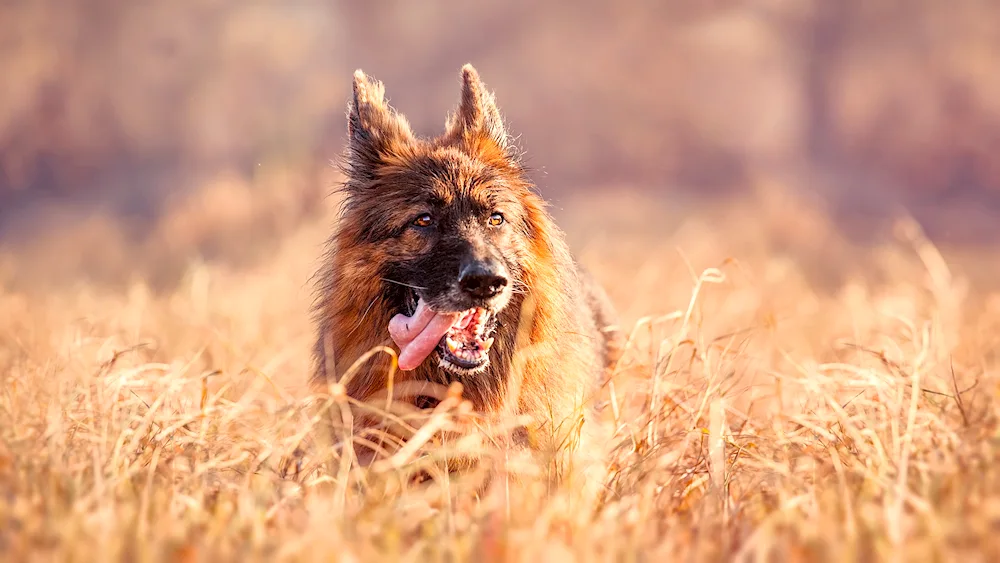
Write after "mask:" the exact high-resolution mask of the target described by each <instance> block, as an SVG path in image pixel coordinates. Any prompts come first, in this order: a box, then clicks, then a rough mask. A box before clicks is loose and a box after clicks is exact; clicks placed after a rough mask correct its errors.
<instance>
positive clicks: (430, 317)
mask: <svg viewBox="0 0 1000 563" xmlns="http://www.w3.org/2000/svg"><path fill="white" fill-rule="evenodd" d="M459 316H461V313H450V314H444V313H436V312H434V311H432V310H431V309H430V307H428V306H427V304H426V303H424V301H423V299H421V300H420V301H418V302H417V310H416V311H414V313H413V316H412V317H407V316H406V315H402V314H400V315H396V316H395V317H393V318H392V319H391V320H390V321H389V336H391V337H392V341H393V342H395V343H396V346H399V369H401V370H403V371H409V370H411V369H414V368H416V367H417V366H419V365H420V363H421V362H423V361H424V360H425V359H427V356H429V355H430V353H431V352H433V351H434V348H435V347H436V346H437V345H438V342H440V341H441V337H442V336H444V335H445V333H447V332H448V329H450V328H451V327H452V325H454V324H455V321H456V320H457V319H458V318H459Z"/></svg>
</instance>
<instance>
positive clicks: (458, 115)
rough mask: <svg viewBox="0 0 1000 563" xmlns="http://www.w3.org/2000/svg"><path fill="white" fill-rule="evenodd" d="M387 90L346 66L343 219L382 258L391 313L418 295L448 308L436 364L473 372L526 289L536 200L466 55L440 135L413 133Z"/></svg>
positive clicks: (482, 365) (412, 306)
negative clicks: (349, 76)
mask: <svg viewBox="0 0 1000 563" xmlns="http://www.w3.org/2000/svg"><path fill="white" fill-rule="evenodd" d="M384 94H385V91H384V87H383V85H382V83H381V82H379V81H377V80H375V79H372V78H370V77H368V76H366V75H365V74H364V73H362V72H361V71H357V72H356V73H355V76H354V97H353V101H352V103H351V104H350V106H349V110H348V133H349V144H348V157H347V164H348V167H347V168H346V170H345V172H346V175H347V178H348V180H347V182H346V184H345V188H346V191H347V196H348V197H347V199H346V201H345V219H346V220H345V221H343V222H342V225H348V226H347V227H342V228H348V229H352V232H351V233H350V235H351V238H352V242H353V243H356V244H364V245H368V246H369V247H370V248H371V252H372V254H371V256H372V260H378V261H379V262H380V275H381V277H382V281H383V290H384V299H385V302H386V303H388V304H389V305H390V306H391V307H393V308H395V310H396V312H398V313H401V314H404V315H413V314H414V313H415V312H416V310H417V306H418V303H420V302H423V304H424V305H425V306H426V308H429V309H430V310H432V311H433V312H434V313H435V314H437V315H443V316H448V317H449V318H450V319H452V321H450V324H449V326H448V327H446V330H445V329H442V330H445V331H444V333H443V334H442V337H441V339H440V341H439V342H438V343H437V346H436V349H435V352H436V357H437V360H438V363H439V365H440V366H441V367H442V368H443V369H445V370H447V371H450V372H452V373H455V374H459V375H470V374H475V373H478V372H481V371H483V370H485V369H486V368H487V366H488V365H489V363H490V349H491V346H492V344H493V341H494V336H495V333H496V331H497V327H498V321H499V319H500V313H501V312H502V311H504V310H505V308H507V307H509V306H510V305H511V303H512V302H513V301H514V300H515V299H516V298H517V296H518V295H520V294H523V293H525V292H526V291H527V290H528V288H527V287H526V286H525V285H524V279H523V274H524V272H525V268H526V266H528V264H527V262H528V261H529V260H530V257H531V255H532V244H533V242H532V241H533V240H535V237H534V235H535V232H534V231H535V221H534V219H535V216H536V215H537V214H538V213H540V212H541V206H542V203H541V200H540V199H539V198H538V197H537V196H536V195H535V194H534V193H533V192H532V191H531V189H530V185H529V183H528V182H527V180H526V179H525V178H524V174H523V169H522V167H521V164H520V162H519V160H518V158H517V155H516V154H515V150H514V147H513V145H512V143H511V139H510V137H509V135H508V134H507V131H506V129H505V127H504V124H503V120H502V118H501V115H500V112H499V110H498V109H497V106H496V103H495V100H494V97H493V94H492V93H490V92H488V91H487V90H486V88H485V86H484V85H483V83H482V82H481V81H480V78H479V75H478V73H477V72H476V70H475V69H474V68H473V67H472V66H471V65H466V66H465V67H464V68H463V69H462V94H461V102H460V103H459V106H458V109H457V111H456V112H455V113H454V114H453V115H451V116H449V118H448V119H447V120H446V127H445V132H444V133H443V134H442V135H441V136H439V137H437V138H434V139H420V138H418V137H416V136H415V135H414V134H413V132H412V131H411V129H410V126H409V124H408V123H407V121H406V119H405V118H404V117H403V116H401V115H399V114H398V113H397V112H396V111H395V110H393V109H392V108H390V107H389V106H388V104H386V102H385V100H384ZM342 290H343V291H350V290H351V289H350V288H343V289H342Z"/></svg>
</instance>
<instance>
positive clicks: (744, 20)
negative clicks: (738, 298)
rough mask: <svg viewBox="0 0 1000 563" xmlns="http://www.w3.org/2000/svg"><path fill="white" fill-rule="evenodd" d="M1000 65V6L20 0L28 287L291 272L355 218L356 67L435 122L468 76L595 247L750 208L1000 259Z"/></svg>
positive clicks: (771, 223)
mask: <svg viewBox="0 0 1000 563" xmlns="http://www.w3.org/2000/svg"><path fill="white" fill-rule="evenodd" d="M998 60H1000V15H998V14H997V5H996V3H995V0H952V1H950V2H942V1H940V0H845V1H840V2H831V1H828V0H759V1H744V2H740V1H732V0H730V1H721V0H703V1H700V2H688V1H680V0H656V1H653V0H649V1H618V2H597V1H590V0H580V1H578V2H575V3H572V4H556V3H548V2H530V1H528V0H506V1H503V2H501V1H495V0H487V1H480V2H475V3H471V2H443V1H436V0H435V1H423V2H402V1H392V2H390V1H385V2H334V1H322V2H321V1H319V0H281V1H277V0H274V1H270V0H255V1H253V2H247V1H245V0H188V1H187V2H175V1H171V0H146V1H143V2H124V1H121V0H88V1H86V2H70V3H67V2H59V1H57V0H6V1H5V2H3V3H2V4H0V76H2V77H3V90H2V95H0V258H2V259H0V263H2V264H0V265H5V266H4V267H2V268H0V271H3V272H4V273H3V278H2V279H0V281H5V283H8V284H13V285H18V284H21V285H28V284H31V285H37V284H38V283H40V282H42V281H44V282H45V283H58V282H65V281H71V280H79V279H83V278H86V279H90V280H103V281H107V282H116V281H126V280H128V279H133V278H135V277H136V276H139V277H143V278H147V279H149V280H152V282H153V283H154V284H159V285H165V286H169V285H170V284H171V283H172V282H173V281H174V280H176V278H177V276H178V275H180V272H182V271H184V269H185V268H186V265H187V264H189V263H190V261H191V260H193V259H195V258H197V259H208V260H226V261H232V262H234V263H241V262H246V261H251V262H252V261H259V260H261V259H262V258H266V257H267V256H268V255H269V253H270V252H273V251H274V248H276V246H275V245H276V241H277V240H279V239H281V237H282V236H284V235H285V234H287V233H289V232H291V231H293V230H294V229H296V228H297V227H298V226H299V225H301V224H303V223H304V222H307V221H316V220H323V221H329V220H330V212H331V210H332V209H333V207H332V206H331V205H329V200H328V198H327V194H328V193H329V192H330V191H331V190H332V188H333V187H334V186H335V184H336V182H337V171H336V169H335V168H334V167H333V166H332V164H331V163H332V161H333V160H334V159H336V158H338V156H339V154H340V151H341V148H342V144H343V141H344V139H345V133H346V125H345V119H344V118H345V115H344V114H345V107H346V103H347V100H348V98H349V95H350V87H351V74H352V72H353V71H354V69H356V68H362V69H364V70H365V71H366V72H368V73H369V74H371V75H373V76H375V77H377V78H379V79H380V80H382V81H383V82H384V83H385V84H386V89H387V95H388V98H389V101H390V103H391V104H392V105H394V106H395V107H396V108H397V109H398V110H400V111H401V112H403V113H405V114H406V115H407V116H408V118H409V119H410V121H411V123H412V124H413V126H414V128H415V130H416V131H417V132H418V133H421V134H425V135H433V134H437V133H438V132H440V131H441V130H442V128H443V124H444V117H445V113H446V112H447V111H450V110H451V109H453V108H454V107H455V105H456V104H457V102H458V95H459V81H460V78H459V69H460V67H461V65H462V64H463V63H466V62H471V63H473V64H474V65H475V66H476V67H477V68H478V70H479V71H480V74H481V75H482V77H483V79H484V81H485V82H486V83H487V86H488V87H489V88H491V89H493V90H494V91H495V92H496V94H497V98H498V102H499V104H500V106H501V109H502V111H503V112H504V113H505V116H506V118H507V120H508V122H509V125H510V128H511V132H512V133H514V134H515V135H517V136H518V138H519V142H520V144H521V145H522V146H523V147H524V148H525V149H526V153H527V158H528V160H527V163H528V165H529V166H530V167H531V168H532V175H533V178H534V180H535V181H536V182H537V183H538V185H539V188H540V190H541V192H542V194H543V195H544V196H545V197H547V198H548V199H550V200H551V201H553V202H554V203H555V208H556V211H557V214H559V213H562V216H564V217H565V221H566V222H567V225H568V226H567V228H568V230H570V233H571V234H574V233H584V232H587V231H588V229H590V228H591V227H593V226H594V225H595V224H596V225H603V226H604V227H606V228H609V229H610V228H611V227H610V225H611V224H612V222H613V220H614V219H613V218H612V215H611V213H610V211H607V210H608V209H609V208H608V207H606V206H607V205H613V204H615V203H617V204H619V205H618V207H619V208H620V209H619V211H620V213H619V214H618V216H620V221H621V224H622V225H633V226H634V224H635V222H636V221H640V222H642V224H645V225H652V226H657V227H662V228H664V229H667V228H669V225H670V224H673V223H674V222H675V220H676V219H677V218H678V217H683V216H686V215H691V214H696V213H701V212H702V210H705V209H711V208H714V207H719V206H723V205H727V204H739V205H743V207H742V209H743V210H744V212H743V213H744V215H746V216H748V217H749V219H748V220H747V221H746V222H745V224H741V225H742V226H741V227H740V228H739V229H738V230H740V231H742V234H743V235H746V231H747V230H753V229H770V230H772V231H773V230H776V229H777V230H780V231H781V232H782V233H783V234H782V236H783V237H784V238H785V239H787V240H795V239H797V238H802V239H808V238H809V237H810V236H812V235H814V234H815V231H816V229H820V230H821V231H822V232H821V236H818V238H815V237H814V239H815V242H814V243H813V244H812V246H809V247H808V248H807V250H809V252H811V253H817V252H818V253H819V254H820V256H818V257H816V259H817V260H818V261H822V259H823V258H824V257H823V256H822V253H823V251H825V250H828V249H829V247H828V246H827V244H826V242H827V241H828V240H829V238H830V237H837V238H838V240H839V239H845V240H851V241H854V242H853V243H852V244H860V245H864V244H868V243H869V241H873V240H876V239H877V238H878V237H880V236H883V235H884V233H885V232H887V229H888V225H889V224H890V220H891V219H892V218H893V217H895V216H897V215H898V214H899V213H901V212H902V210H905V211H906V212H908V213H910V214H912V215H913V216H914V217H916V218H917V219H918V220H919V222H920V223H921V225H922V226H923V227H924V229H925V230H926V232H927V233H928V235H929V236H930V237H931V238H932V240H934V241H935V242H938V243H940V244H942V245H948V244H953V245H958V246H959V247H961V248H974V247H983V248H986V249H988V248H989V245H990V244H991V243H992V242H993V241H995V240H997V235H998V234H1000V227H998V225H1000V223H998V221H997V218H998V217H1000V159H998V158H997V155H998V154H1000V73H998V72H997V69H998V68H1000V67H998V66H997V64H998V63H997V61H998ZM623 194H628V195H623ZM750 201H756V202H758V203H759V202H760V201H763V202H765V204H762V205H764V208H766V209H765V212H761V213H759V214H757V213H756V212H755V211H753V210H754V209H758V207H754V206H753V205H751V204H750V203H748V202H750ZM790 201H795V202H801V201H808V202H811V203H809V204H808V205H810V206H812V207H810V209H814V211H813V212H812V213H813V215H810V214H808V213H804V212H801V211H800V209H801V205H804V204H800V203H795V204H794V205H793V204H789V203H788V202H790ZM587 202H601V204H600V206H598V208H599V209H601V211H602V213H606V215H602V214H597V215H590V216H586V217H588V218H587V219H580V217H584V215H580V214H577V213H576V212H575V211H572V210H573V209H576V208H577V207H579V206H586V205H587ZM574 206H576V207H574ZM590 207H591V208H594V205H590ZM651 210H655V212H651ZM595 217H596V218H597V220H598V221H597V222H596V223H595V221H594V218H595ZM754 219H756V222H755V221H754ZM574 220H575V221H576V222H574ZM819 223H822V225H823V226H822V227H817V224H819ZM664 232H665V231H664ZM574 236H577V235H574ZM579 236H582V235H579ZM304 252H307V253H318V245H317V247H316V248H312V247H311V248H308V249H304ZM979 256H980V259H981V258H982V256H983V255H981V254H980V255H979ZM986 256H992V254H987V255H986ZM993 261H994V262H995V260H993ZM984 267H985V266H984ZM984 271H985V270H984ZM827 274H829V272H827ZM983 277H988V276H983Z"/></svg>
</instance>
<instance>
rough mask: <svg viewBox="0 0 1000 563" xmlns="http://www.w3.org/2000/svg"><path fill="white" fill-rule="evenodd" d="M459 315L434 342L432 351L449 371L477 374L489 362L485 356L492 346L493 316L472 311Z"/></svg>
mask: <svg viewBox="0 0 1000 563" xmlns="http://www.w3.org/2000/svg"><path fill="white" fill-rule="evenodd" d="M459 315H460V316H459V317H458V319H457V320H456V321H455V323H454V324H453V325H452V326H451V328H449V329H448V331H447V332H446V333H445V334H444V336H442V337H441V340H440V342H438V345H437V348H436V350H437V353H438V356H439V358H440V362H439V363H440V365H441V367H443V368H445V369H450V371H462V372H467V371H477V370H481V369H483V368H485V367H486V366H487V365H488V364H489V362H490V355H489V352H490V348H491V347H492V346H493V342H494V337H493V332H494V331H495V330H496V313H495V312H493V311H490V310H489V309H484V308H481V307H476V308H473V309H468V310H466V311H463V312H461V313H459ZM452 368H458V369H457V370H456V369H452Z"/></svg>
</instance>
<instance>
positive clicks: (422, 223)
mask: <svg viewBox="0 0 1000 563" xmlns="http://www.w3.org/2000/svg"><path fill="white" fill-rule="evenodd" d="M413 224H414V225H416V226H418V227H430V226H431V225H433V224H434V218H433V217H431V214H430V213H422V214H420V215H418V216H417V218H416V219H414V220H413Z"/></svg>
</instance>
